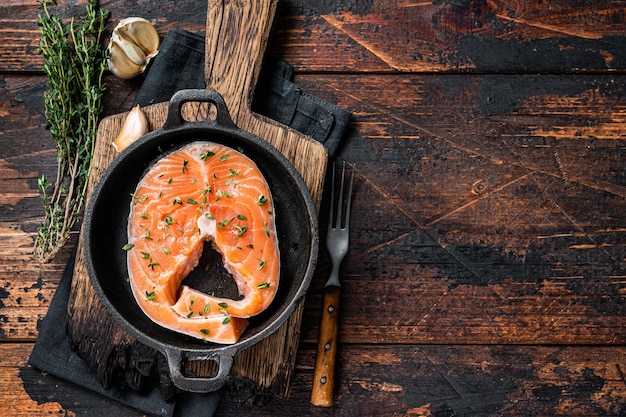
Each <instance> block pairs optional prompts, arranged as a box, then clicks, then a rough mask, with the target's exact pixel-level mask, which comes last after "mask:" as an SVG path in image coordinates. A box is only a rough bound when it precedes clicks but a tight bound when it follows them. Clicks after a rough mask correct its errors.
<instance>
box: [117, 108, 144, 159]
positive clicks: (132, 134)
mask: <svg viewBox="0 0 626 417" xmlns="http://www.w3.org/2000/svg"><path fill="white" fill-rule="evenodd" d="M149 131H150V123H149V122H148V118H147V117H146V114H145V113H144V112H143V110H141V106H139V104H137V105H136V106H135V107H133V109H132V110H131V111H130V112H128V115H126V119H125V120H124V124H123V125H122V130H121V131H120V134H119V135H117V138H116V139H115V141H113V143H111V145H113V147H114V148H115V150H116V151H117V152H122V151H123V150H124V149H126V148H127V147H128V145H130V144H131V143H133V142H135V141H136V140H137V139H139V138H140V137H142V136H143V135H145V134H147V133H148V132H149Z"/></svg>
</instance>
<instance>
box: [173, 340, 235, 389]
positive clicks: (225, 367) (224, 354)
mask: <svg viewBox="0 0 626 417" xmlns="http://www.w3.org/2000/svg"><path fill="white" fill-rule="evenodd" d="M165 356H166V358H167V364H168V367H169V371H170V378H171V380H172V382H173V383H174V385H176V386H177V387H178V388H180V389H182V390H184V391H187V392H196V393H207V392H213V391H217V390H218V389H220V388H222V387H223V386H224V384H226V380H227V379H228V376H229V375H230V370H231V368H232V367H233V359H234V356H235V354H234V352H233V351H232V350H225V351H221V352H216V353H214V354H212V355H211V356H208V357H207V356H206V355H201V356H198V357H193V356H194V355H193V354H191V353H186V354H185V356H186V357H183V356H184V352H183V351H181V350H179V349H166V350H165ZM186 360H212V361H215V362H216V363H217V367H218V370H217V374H216V375H215V376H212V377H189V376H185V375H183V372H182V371H181V369H182V366H183V364H184V362H185V361H186Z"/></svg>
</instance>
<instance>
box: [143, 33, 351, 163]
mask: <svg viewBox="0 0 626 417" xmlns="http://www.w3.org/2000/svg"><path fill="white" fill-rule="evenodd" d="M204 39H205V38H204V34H199V33H192V32H188V31H184V30H180V29H173V30H171V31H170V32H169V33H168V35H167V36H166V37H165V38H164V39H163V42H162V44H161V47H160V48H159V53H158V54H157V55H156V57H154V59H153V61H152V62H151V64H150V67H149V69H148V71H147V73H146V77H145V80H144V81H143V84H142V86H141V90H140V91H139V93H138V94H137V97H136V98H135V104H139V105H141V106H146V105H149V104H154V103H160V102H164V101H169V99H170V98H171V97H172V95H173V94H174V93H175V92H176V91H178V90H183V89H187V88H199V89H202V88H205V82H204V70H203V68H204ZM292 78H293V68H292V67H291V65H289V64H288V63H286V62H284V61H278V62H266V63H265V64H264V65H263V68H262V70H261V74H259V82H258V83H257V84H258V87H257V90H256V91H255V94H254V100H253V102H252V110H253V111H254V112H256V113H259V114H262V115H263V116H267V117H269V118H270V119H273V120H276V121H277V122H280V123H282V124H284V125H287V126H290V127H292V128H294V129H295V130H297V131H299V132H301V133H304V134H305V135H307V136H310V137H312V138H313V139H315V140H317V141H318V142H321V143H322V144H324V146H325V147H326V148H327V149H328V153H329V155H331V156H333V155H335V154H336V153H337V150H338V148H339V145H340V143H341V139H342V137H343V135H344V132H345V130H346V128H347V125H348V122H349V120H350V117H351V113H350V112H349V111H346V110H344V109H342V108H339V107H337V106H335V105H333V104H331V103H328V102H326V101H323V100H320V99H318V98H317V97H314V96H312V95H311V94H309V93H307V92H305V91H302V90H301V89H300V88H299V87H298V86H297V85H295V84H294V83H293V82H291V80H292Z"/></svg>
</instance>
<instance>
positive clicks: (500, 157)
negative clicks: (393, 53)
mask: <svg viewBox="0 0 626 417" xmlns="http://www.w3.org/2000/svg"><path fill="white" fill-rule="evenodd" d="M40 81H41V78H37V77H34V78H31V77H24V78H22V77H10V78H9V79H7V84H6V87H5V88H6V90H5V91H6V94H5V95H3V96H2V99H1V100H0V108H2V109H5V110H6V112H7V114H8V115H7V116H5V117H4V118H0V123H4V122H3V120H4V121H5V122H6V124H5V125H2V129H0V132H2V133H0V141H2V142H1V143H2V145H3V159H4V161H5V162H3V163H2V164H0V177H2V184H3V186H2V187H0V201H3V202H4V203H3V204H5V205H4V206H3V207H7V209H6V210H5V209H3V210H0V225H1V228H2V233H3V239H0V254H3V255H2V256H6V257H10V258H6V259H7V260H9V259H10V260H11V262H10V263H7V265H11V266H7V269H6V271H0V282H12V283H11V284H10V285H8V286H7V288H10V291H8V294H7V295H6V297H4V298H3V299H2V300H3V301H4V303H5V306H7V307H10V308H11V309H16V310H15V312H14V313H11V314H8V313H7V314H6V316H7V318H6V320H5V321H0V329H3V330H4V332H5V334H10V335H11V336H10V337H12V338H17V339H32V338H33V337H34V334H33V329H34V328H36V323H37V320H38V319H40V318H41V317H43V316H44V315H45V311H46V309H47V305H48V304H47V303H48V302H49V299H50V297H49V296H50V292H51V291H52V285H53V284H50V285H49V286H44V287H42V288H43V289H42V290H37V291H36V292H32V291H30V292H29V291H26V290H25V289H26V288H31V287H33V286H37V285H40V284H38V282H39V280H42V282H51V283H54V282H58V278H59V277H60V273H61V270H62V267H63V265H62V260H60V261H59V263H55V264H54V265H50V266H45V267H44V268H43V269H42V268H41V267H40V266H39V265H37V264H33V263H32V260H31V259H30V257H29V252H28V251H29V248H30V247H31V245H32V243H31V242H32V239H33V238H34V237H33V233H34V231H35V229H36V225H37V223H38V221H39V220H38V219H39V216H40V215H41V214H40V213H41V207H40V204H41V203H40V200H39V198H38V196H37V195H36V194H37V190H36V178H37V177H38V176H39V175H41V173H42V172H45V173H46V174H47V175H48V174H49V173H50V172H53V167H54V153H53V151H52V149H51V144H50V143H45V142H46V141H45V139H43V138H45V131H44V126H43V118H42V115H41V104H40V103H39V97H38V95H37V94H36V92H37V91H41V90H40V87H39V82H40ZM296 82H297V83H298V85H300V86H301V87H302V88H303V90H305V91H309V92H311V93H314V94H315V95H316V96H318V97H320V98H322V99H324V100H327V101H330V102H334V103H338V104H339V105H340V106H342V107H344V108H348V109H351V110H353V111H354V117H353V124H352V126H351V127H352V128H351V130H350V132H349V135H348V137H347V142H346V147H345V148H344V151H343V154H342V156H343V157H344V158H345V159H347V160H348V161H351V162H354V163H355V166H356V169H357V173H358V177H357V182H356V183H357V190H356V194H355V202H354V208H353V210H354V218H356V219H360V220H359V223H355V227H354V232H353V234H352V241H353V248H352V250H351V252H350V254H349V255H348V258H347V259H346V264H345V265H344V274H346V277H345V278H344V281H345V285H346V286H347V287H348V288H349V289H350V291H352V293H353V296H350V295H349V292H346V293H344V294H346V295H345V296H344V298H343V299H342V303H343V304H342V308H343V311H344V312H345V314H344V315H343V318H342V323H341V326H340V337H341V338H342V339H343V340H347V341H350V342H368V341H370V340H371V338H372V337H374V338H376V340H380V341H381V343H401V342H402V343H442V342H445V341H447V340H450V338H451V337H454V338H455V340H457V341H458V342H459V343H495V342H497V343H540V344H549V343H556V344H565V343H590V344H604V343H609V344H619V343H624V341H625V340H626V334H625V329H624V328H623V325H622V324H621V323H623V320H622V318H623V317H624V313H625V312H624V306H623V303H621V301H620V300H621V298H620V297H623V294H624V291H625V289H624V288H625V287H624V285H625V284H624V279H623V277H624V275H625V274H624V271H623V265H622V262H621V260H622V259H624V258H626V253H625V249H624V248H625V246H624V245H625V242H624V236H625V235H624V226H623V225H624V218H623V216H624V214H623V213H624V212H625V210H624V209H625V207H624V204H625V203H624V199H623V196H624V195H625V192H626V191H625V190H626V189H625V188H624V187H625V186H626V184H625V183H624V180H623V174H622V171H623V160H624V156H625V155H624V149H625V147H624V143H625V140H626V137H625V136H624V135H625V133H624V131H623V130H622V129H621V126H622V124H623V120H624V115H625V112H626V110H625V109H626V107H625V104H626V103H625V98H624V95H623V94H622V93H623V91H624V90H625V87H626V78H625V77H624V76H619V75H606V76H597V75H593V76H591V75H589V76H583V75H567V76H548V75H535V76H513V75H511V76H467V75H459V76H456V75H446V76H445V77H440V76H436V75H410V74H409V75H404V74H395V75H362V76H360V77H359V82H358V83H355V82H351V77H350V76H347V75H346V76H343V75H336V74H333V75H325V74H309V75H303V74H299V75H298V76H297V78H296ZM520 87H523V89H524V90H526V93H524V94H522V95H518V93H517V92H516V88H520ZM116 91H118V90H116ZM110 94H111V100H112V97H115V94H114V92H111V93H110ZM397 97H404V99H403V100H398V99H397ZM488 98H490V99H491V103H500V104H499V105H496V104H493V105H487V104H488V103H489V101H488ZM485 105H487V106H486V107H485ZM4 126H11V128H10V129H6V130H5V129H4ZM28 129H30V130H28ZM25 131H26V132H29V134H27V135H24V134H23V133H22V132H25ZM31 133H32V134H31ZM31 138H32V139H31ZM33 140H34V141H35V142H34V145H32V146H31V143H32V141H33ZM5 144H6V146H5ZM555 154H556V155H555ZM5 155H6V156H5ZM557 156H558V159H559V160H560V166H559V163H558V161H557ZM31 160H36V161H37V163H36V164H32V163H31V162H30V161H31ZM25 167H28V168H25ZM563 174H565V177H564V175H563ZM50 175H51V174H50ZM403 184H412V186H411V187H406V186H404V185H403ZM8 204H16V205H15V206H8ZM322 213H325V210H324V209H323V210H322ZM321 220H322V223H323V222H324V221H325V217H322V219H321ZM359 224H360V225H361V226H358V225H359ZM16 247H17V248H19V254H16V252H15V248H16ZM320 256H321V257H320V262H319V264H318V269H317V271H316V275H315V277H314V280H313V285H312V288H311V291H310V292H309V298H308V299H307V302H306V303H305V312H304V319H303V320H304V321H303V326H302V333H303V338H304V340H305V341H307V342H312V341H314V340H316V338H317V330H318V327H317V326H318V323H319V314H320V308H321V299H320V294H321V286H322V283H323V282H324V281H325V277H326V275H327V274H328V272H329V271H328V267H327V266H326V265H327V258H326V256H327V255H326V253H325V251H323V250H322V251H321V254H320ZM364 266H365V267H364ZM15 271H20V274H19V275H17V277H16V275H15ZM16 280H17V281H16ZM371 293H380V296H379V297H377V298H372V297H370V296H369V294H371ZM35 294H37V295H35ZM406 294H411V295H412V296H413V297H416V298H417V300H418V302H417V304H416V310H415V311H414V312H412V313H409V312H404V313H402V312H401V313H400V315H398V313H397V309H393V308H389V309H387V310H382V311H381V313H380V315H379V316H377V317H376V319H375V320H373V321H372V320H371V314H370V312H371V311H379V310H380V302H381V301H384V302H385V303H386V305H389V306H391V305H394V304H397V303H403V302H404V301H403V300H404V298H403V297H404V296H405V295H406ZM34 296H37V297H39V296H41V297H42V301H41V305H40V307H36V306H34V305H33V306H31V307H29V308H37V312H36V313H34V312H33V314H32V315H31V314H29V315H28V316H26V315H24V314H20V313H19V312H18V309H19V305H18V304H17V302H16V300H17V299H21V300H30V301H29V303H32V302H35V301H34V299H33V297H34ZM36 299H37V301H39V298H36ZM24 302H25V301H24ZM0 314H4V313H3V312H2V313H0ZM20 316H21V317H20ZM421 319H423V321H420V320H421ZM389 323H404V325H403V326H397V327H393V328H392V329H388V328H387V327H385V326H386V325H388V324H389ZM384 329H387V330H384Z"/></svg>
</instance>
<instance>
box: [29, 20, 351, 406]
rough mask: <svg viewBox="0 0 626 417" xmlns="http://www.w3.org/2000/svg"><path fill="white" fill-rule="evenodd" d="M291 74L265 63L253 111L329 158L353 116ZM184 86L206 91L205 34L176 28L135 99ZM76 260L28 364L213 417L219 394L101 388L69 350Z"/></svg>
mask: <svg viewBox="0 0 626 417" xmlns="http://www.w3.org/2000/svg"><path fill="white" fill-rule="evenodd" d="M264 67H265V66H264ZM292 76H293V68H292V67H291V66H290V65H289V64H287V63H285V62H282V61H281V62H277V63H275V64H270V65H268V69H267V70H263V72H262V73H261V74H260V80H259V83H258V85H259V86H260V87H259V88H258V89H257V91H256V92H255V100H254V102H253V104H252V106H253V108H252V110H253V111H255V112H257V113H259V114H262V115H264V116H267V117H270V118H272V119H274V120H276V121H278V122H280V123H283V124H285V125H288V126H291V127H292V128H294V129H296V130H298V131H300V132H302V133H304V134H306V135H308V136H310V137H312V138H313V139H315V140H317V141H319V142H320V143H322V144H324V146H325V147H326V148H327V149H328V152H329V155H331V156H333V155H335V154H336V152H337V150H338V148H339V145H340V142H341V139H342V137H343V135H344V132H345V130H346V128H347V125H348V122H349V119H350V117H351V113H350V112H348V111H346V110H344V109H341V108H339V107H337V106H334V105H332V104H330V103H327V102H325V101H322V100H320V99H318V98H316V97H313V96H312V95H310V94H308V93H306V92H304V91H302V90H301V89H300V88H298V87H297V86H296V85H295V84H293V83H292V82H291V79H292ZM188 88H205V83H204V35H203V34H196V33H191V32H187V31H183V30H179V29H174V30H172V31H170V32H169V33H168V34H167V36H166V37H165V38H164V39H163V42H162V45H161V47H160V49H159V53H158V54H157V56H156V57H155V59H154V60H153V62H152V63H151V65H150V67H149V69H148V70H147V72H146V74H145V78H144V80H143V82H142V85H141V87H140V90H139V92H138V94H137V97H136V100H135V101H136V104H140V105H142V106H146V105H149V104H154V103H159V102H164V101H168V100H169V99H170V98H171V96H172V95H173V94H174V93H175V92H176V91H178V90H182V89H188ZM74 260H75V259H74V255H73V256H72V258H71V259H70V261H69V263H68V265H67V267H66V269H65V272H64V273H63V277H62V278H61V281H60V283H59V287H58V289H57V291H56V293H55V295H54V298H53V299H52V302H51V304H50V307H49V310H48V313H47V315H46V317H45V319H44V320H43V322H42V324H41V326H40V329H39V337H38V338H37V342H36V343H35V347H34V348H33V351H32V353H31V356H30V359H29V364H30V365H31V366H33V367H35V368H38V369H40V370H42V371H45V372H48V373H50V374H52V375H55V376H57V377H60V378H62V379H65V380H67V381H70V382H73V383H75V384H77V385H80V386H83V387H86V388H88V389H90V390H93V391H95V392H97V393H100V394H102V395H105V396H107V397H109V398H112V399H115V400H118V401H120V402H121V403H124V404H127V405H129V406H131V407H134V408H137V409H139V410H141V411H143V412H146V413H149V414H152V415H157V416H167V417H170V416H177V417H183V416H198V415H202V416H212V415H213V414H214V412H215V410H216V409H217V407H218V405H219V401H220V399H221V396H222V392H221V391H218V392H215V393H209V394H192V393H185V394H182V395H181V396H179V397H177V399H176V400H175V401H166V400H164V399H163V398H162V396H161V393H160V389H159V387H158V386H155V387H153V388H152V389H151V390H149V391H147V392H141V393H140V392H136V391H133V390H131V389H128V388H126V389H122V388H121V387H114V388H112V389H110V390H106V389H104V388H103V387H102V385H101V384H100V382H99V381H98V380H97V378H96V377H95V375H94V373H93V372H92V371H91V369H90V367H89V364H88V363H87V362H85V361H84V360H82V359H81V358H80V357H79V356H78V355H77V354H76V353H74V352H73V351H72V350H71V343H70V340H69V337H68V335H67V333H66V322H67V304H68V298H69V294H70V286H71V280H72V273H73V269H74Z"/></svg>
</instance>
